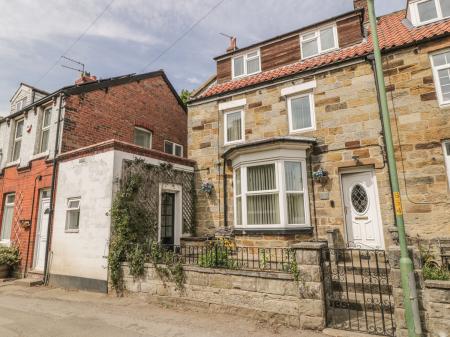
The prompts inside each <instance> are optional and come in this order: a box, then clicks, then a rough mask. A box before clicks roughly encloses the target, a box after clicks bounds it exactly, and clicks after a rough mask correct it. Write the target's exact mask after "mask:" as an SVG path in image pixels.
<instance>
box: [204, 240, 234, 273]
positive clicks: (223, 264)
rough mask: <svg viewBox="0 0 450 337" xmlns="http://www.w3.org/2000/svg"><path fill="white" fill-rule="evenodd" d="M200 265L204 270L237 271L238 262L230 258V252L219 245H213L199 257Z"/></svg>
mask: <svg viewBox="0 0 450 337" xmlns="http://www.w3.org/2000/svg"><path fill="white" fill-rule="evenodd" d="M198 265H199V266H200V267H204V268H228V269H235V268H236V267H237V265H236V261H235V260H233V258H232V257H231V256H230V251H229V250H228V249H227V248H226V247H222V246H220V245H217V244H213V245H212V246H211V247H210V248H208V249H207V251H206V252H205V253H203V254H202V255H200V256H199V258H198Z"/></svg>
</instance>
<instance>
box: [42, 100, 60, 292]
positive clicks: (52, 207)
mask: <svg viewBox="0 0 450 337" xmlns="http://www.w3.org/2000/svg"><path fill="white" fill-rule="evenodd" d="M63 98H64V95H63V94H61V95H60V96H59V108H58V123H57V124H56V139H55V148H54V153H53V172H52V185H51V188H50V213H49V216H48V224H47V241H46V243H45V261H44V284H47V283H48V277H49V268H48V266H49V264H48V258H49V252H50V236H51V233H52V223H53V213H54V210H55V193H54V192H55V186H56V171H57V160H58V159H57V154H58V152H59V151H58V150H59V135H60V127H61V111H62V100H63Z"/></svg>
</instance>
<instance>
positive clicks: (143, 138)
mask: <svg viewBox="0 0 450 337" xmlns="http://www.w3.org/2000/svg"><path fill="white" fill-rule="evenodd" d="M134 144H136V145H139V146H142V147H145V148H147V149H151V148H152V132H151V131H150V130H147V129H144V128H140V127H135V128H134Z"/></svg>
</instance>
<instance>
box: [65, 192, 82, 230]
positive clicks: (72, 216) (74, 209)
mask: <svg viewBox="0 0 450 337" xmlns="http://www.w3.org/2000/svg"><path fill="white" fill-rule="evenodd" d="M80 202H81V198H79V197H77V198H69V199H67V205H66V206H67V207H66V228H65V230H66V232H78V230H79V229H80Z"/></svg>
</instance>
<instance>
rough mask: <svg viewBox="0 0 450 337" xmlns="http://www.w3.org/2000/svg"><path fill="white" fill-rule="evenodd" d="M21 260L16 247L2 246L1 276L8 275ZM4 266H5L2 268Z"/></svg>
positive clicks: (0, 257) (0, 248) (0, 250)
mask: <svg viewBox="0 0 450 337" xmlns="http://www.w3.org/2000/svg"><path fill="white" fill-rule="evenodd" d="M19 262H20V252H19V249H18V248H16V247H0V269H1V273H0V274H2V275H1V276H0V278H4V277H7V276H8V274H9V272H10V271H11V270H12V269H13V268H15V267H16V266H17V265H18V264H19ZM2 267H3V268H2Z"/></svg>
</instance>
